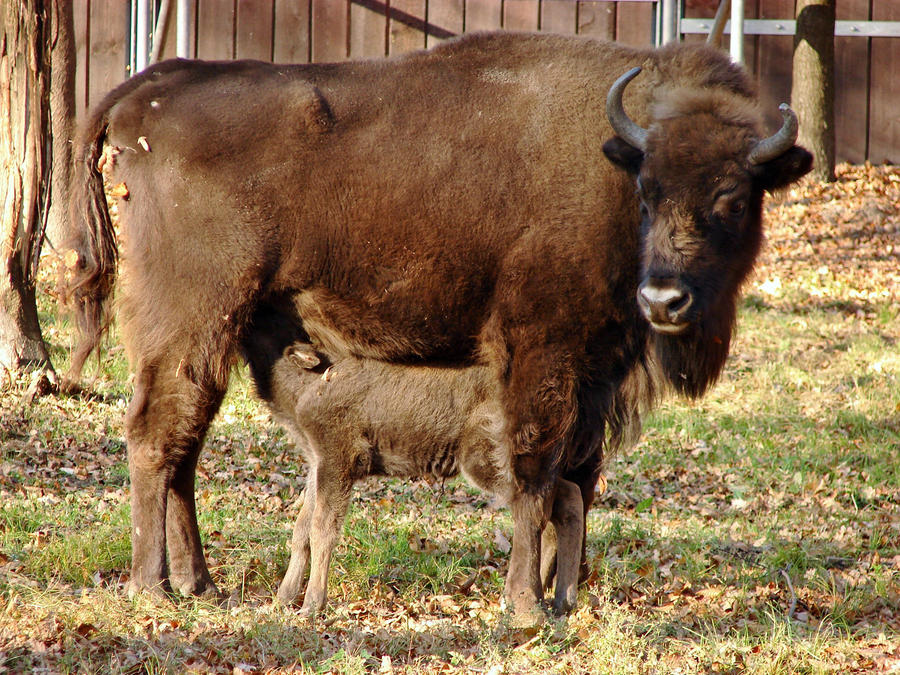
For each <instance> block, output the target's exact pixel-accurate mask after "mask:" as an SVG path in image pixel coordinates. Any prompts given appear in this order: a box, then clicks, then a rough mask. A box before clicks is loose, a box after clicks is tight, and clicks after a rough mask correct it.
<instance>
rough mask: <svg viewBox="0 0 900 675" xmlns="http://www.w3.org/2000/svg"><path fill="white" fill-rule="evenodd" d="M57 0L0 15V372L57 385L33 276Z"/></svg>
mask: <svg viewBox="0 0 900 675" xmlns="http://www.w3.org/2000/svg"><path fill="white" fill-rule="evenodd" d="M50 2H52V0H46V1H45V0H18V1H13V2H11V1H7V2H4V3H3V4H2V16H0V22H2V24H0V31H2V32H0V161H2V162H3V163H4V166H3V172H2V174H0V373H5V374H6V376H7V378H10V379H11V378H13V377H15V376H16V375H17V374H19V373H21V372H23V371H25V370H37V371H38V372H39V373H40V377H41V379H43V380H44V384H43V385H42V387H41V388H49V385H50V383H51V382H53V383H55V373H54V372H53V367H52V365H51V363H50V356H49V354H48V352H47V348H46V346H45V345H44V341H43V338H42V337H41V328H40V324H39V323H38V314H37V303H36V289H35V282H36V276H37V267H38V261H39V258H40V253H41V245H42V243H43V239H44V213H45V211H46V208H47V198H48V196H49V195H48V187H49V180H50V148H49V138H50V136H49V131H50V40H49V38H50V34H49V31H48V28H49V17H50V11H49V3H50Z"/></svg>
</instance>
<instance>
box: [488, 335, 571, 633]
mask: <svg viewBox="0 0 900 675" xmlns="http://www.w3.org/2000/svg"><path fill="white" fill-rule="evenodd" d="M525 332H526V331H523V332H522V335H524V334H525ZM541 343H542V340H538V339H534V340H531V341H530V342H528V341H527V340H526V344H523V343H521V342H520V343H519V344H518V345H514V347H515V348H511V349H510V350H509V352H508V353H512V354H514V358H513V359H512V362H511V363H510V364H509V366H510V368H509V371H510V374H509V380H508V382H507V384H506V387H505V391H504V392H503V404H504V408H505V414H506V424H507V433H508V442H509V445H510V447H509V452H510V468H511V470H512V474H513V476H512V477H513V485H514V493H513V496H512V499H511V500H510V509H511V512H512V518H513V541H512V551H511V553H510V559H509V572H508V574H507V577H506V588H505V596H506V600H507V602H508V603H509V604H510V606H511V609H512V610H513V614H514V616H515V621H516V623H518V624H527V623H536V622H539V621H541V620H542V619H543V613H542V611H541V610H540V605H539V602H540V600H541V599H542V598H543V585H542V583H541V532H542V531H543V529H544V526H545V525H546V523H547V521H548V520H549V517H550V515H551V511H552V504H553V498H554V493H555V488H556V482H557V477H558V474H559V470H560V467H561V466H562V465H563V464H564V462H565V461H566V453H567V451H568V445H569V443H570V441H571V435H572V428H573V426H574V422H575V411H576V410H577V403H576V400H575V386H574V377H573V376H572V375H571V374H570V373H569V372H568V371H567V369H566V368H565V363H566V360H565V358H564V356H565V355H564V354H557V353H553V352H552V351H548V350H547V349H546V348H545V349H533V348H532V349H530V348H529V346H530V345H540V344H541ZM511 347H513V346H511Z"/></svg>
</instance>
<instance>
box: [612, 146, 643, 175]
mask: <svg viewBox="0 0 900 675" xmlns="http://www.w3.org/2000/svg"><path fill="white" fill-rule="evenodd" d="M603 154H604V155H606V157H607V159H609V161H610V162H612V163H613V164H615V165H616V166H618V167H619V168H622V169H625V170H626V171H627V172H628V173H630V174H632V175H634V176H636V175H637V174H638V172H639V171H640V170H641V163H642V162H643V161H644V153H643V152H641V151H640V150H638V149H637V148H636V147H634V146H633V145H631V144H630V143H626V142H625V141H624V140H622V139H621V138H619V137H618V136H613V137H612V138H610V139H609V140H608V141H606V143H604V144H603Z"/></svg>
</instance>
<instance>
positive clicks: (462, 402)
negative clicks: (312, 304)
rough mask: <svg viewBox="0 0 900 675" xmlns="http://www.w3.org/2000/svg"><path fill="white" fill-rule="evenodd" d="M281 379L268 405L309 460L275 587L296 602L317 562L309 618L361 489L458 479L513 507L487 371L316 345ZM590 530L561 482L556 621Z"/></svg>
mask: <svg viewBox="0 0 900 675" xmlns="http://www.w3.org/2000/svg"><path fill="white" fill-rule="evenodd" d="M272 375H273V377H272V380H271V382H272V386H271V389H270V390H269V392H268V394H269V395H268V397H267V398H268V403H269V405H270V407H271V408H272V410H273V413H274V414H275V416H276V417H277V418H278V419H279V421H280V422H281V423H282V424H284V425H285V426H286V427H287V428H288V429H290V430H291V431H292V432H293V434H294V436H295V438H296V440H297V443H298V445H299V446H300V447H301V448H302V450H303V452H304V454H305V456H306V459H307V462H308V464H309V477H308V480H307V487H306V493H305V495H304V501H303V506H302V508H301V509H300V515H299V516H298V517H297V522H296V524H295V525H294V533H293V537H292V540H291V561H290V564H289V565H288V569H287V572H286V574H285V577H284V580H283V581H282V583H281V586H280V588H279V589H278V599H279V600H280V601H281V602H283V603H286V604H290V603H292V602H293V601H294V600H295V599H296V598H297V596H298V594H299V592H300V590H301V586H302V582H303V575H304V573H305V572H306V567H307V565H309V582H308V584H307V587H306V594H305V596H304V599H303V606H302V609H301V612H302V613H304V614H314V613H316V612H318V611H320V610H321V609H322V608H323V607H324V605H325V599H326V584H327V577H328V566H329V562H330V559H331V553H332V551H333V549H334V546H335V544H336V543H337V539H338V536H339V534H340V528H341V526H342V524H343V521H344V517H345V515H346V512H347V506H348V503H349V500H350V493H351V488H352V486H353V483H354V481H356V480H358V479H360V478H364V477H366V476H371V475H384V476H402V477H421V476H428V475H430V476H434V477H436V478H448V477H451V476H454V475H456V474H457V473H460V472H461V473H462V474H463V476H465V478H466V479H467V480H468V481H469V482H470V483H471V484H472V485H474V486H476V487H478V488H480V489H482V490H484V491H486V492H489V493H491V494H494V495H497V496H498V497H500V498H501V499H503V500H504V501H507V500H508V499H509V498H510V496H511V494H512V491H513V490H514V485H513V478H512V473H511V471H510V469H509V466H508V465H507V460H506V456H507V454H506V452H505V451H498V447H499V446H500V444H501V441H500V438H502V429H499V428H497V427H498V423H499V421H500V420H502V411H501V409H500V407H499V404H498V403H497V392H496V388H497V384H496V382H495V381H494V378H492V377H490V373H489V371H488V369H487V368H486V367H484V366H468V367H437V366H409V365H392V364H389V363H385V362H382V361H374V360H371V359H358V358H355V357H345V358H340V359H337V360H336V361H334V362H331V361H329V359H328V357H326V356H325V355H324V354H322V353H321V352H318V351H316V350H314V349H313V347H312V346H311V345H309V344H304V343H297V344H294V345H291V346H289V347H287V348H286V349H285V351H284V356H283V358H281V359H280V360H278V361H277V362H276V363H275V366H274V369H273V371H272ZM583 532H584V513H583V506H582V498H581V490H580V489H579V488H578V486H577V485H575V484H574V483H571V482H569V481H567V480H562V479H561V480H559V481H558V482H557V485H556V494H555V497H554V501H553V508H552V511H551V516H550V525H548V527H546V528H545V529H544V532H543V535H542V556H541V573H542V579H543V582H544V585H545V587H549V586H550V584H551V583H552V581H553V575H554V572H555V576H556V590H555V594H554V599H553V609H554V611H556V612H558V613H564V612H567V611H569V610H570V609H571V608H572V607H574V605H575V601H576V592H577V581H578V567H579V561H580V559H581V552H582V539H583Z"/></svg>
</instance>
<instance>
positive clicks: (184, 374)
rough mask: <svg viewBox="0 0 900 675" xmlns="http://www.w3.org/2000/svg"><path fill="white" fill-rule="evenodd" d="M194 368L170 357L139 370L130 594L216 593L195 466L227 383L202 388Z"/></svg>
mask: <svg viewBox="0 0 900 675" xmlns="http://www.w3.org/2000/svg"><path fill="white" fill-rule="evenodd" d="M190 375H191V373H190V371H189V369H186V368H185V367H184V366H183V365H182V366H181V367H180V366H179V363H171V362H166V361H165V360H163V362H162V363H160V364H156V365H154V366H142V367H139V368H138V370H137V377H136V380H135V394H134V398H133V399H132V401H131V404H130V406H129V409H128V415H127V418H126V422H125V434H126V438H127V441H128V468H129V474H130V477H131V520H132V533H131V543H132V552H131V556H132V561H131V582H130V586H129V592H130V593H134V592H137V591H142V590H162V589H164V588H165V585H166V582H167V576H168V574H167V572H168V567H167V565H166V546H167V544H168V551H169V555H170V561H171V563H172V575H171V578H172V581H174V582H175V583H176V584H177V588H178V589H179V590H181V591H184V592H187V593H193V594H206V593H216V592H217V590H216V587H215V584H214V583H213V581H212V578H211V577H210V575H209V570H208V569H207V567H206V561H205V560H204V557H203V549H202V546H201V544H200V533H199V529H198V527H197V516H196V507H195V503H194V469H195V467H196V465H197V457H198V455H199V452H200V447H201V445H202V442H203V437H204V436H205V434H206V430H207V429H208V428H209V424H210V422H211V421H212V418H213V416H214V415H215V412H216V410H217V409H218V406H219V404H220V403H221V401H222V397H223V395H224V385H212V384H207V385H206V386H203V385H201V384H198V383H197V382H196V381H194V379H193V378H192V377H190Z"/></svg>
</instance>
